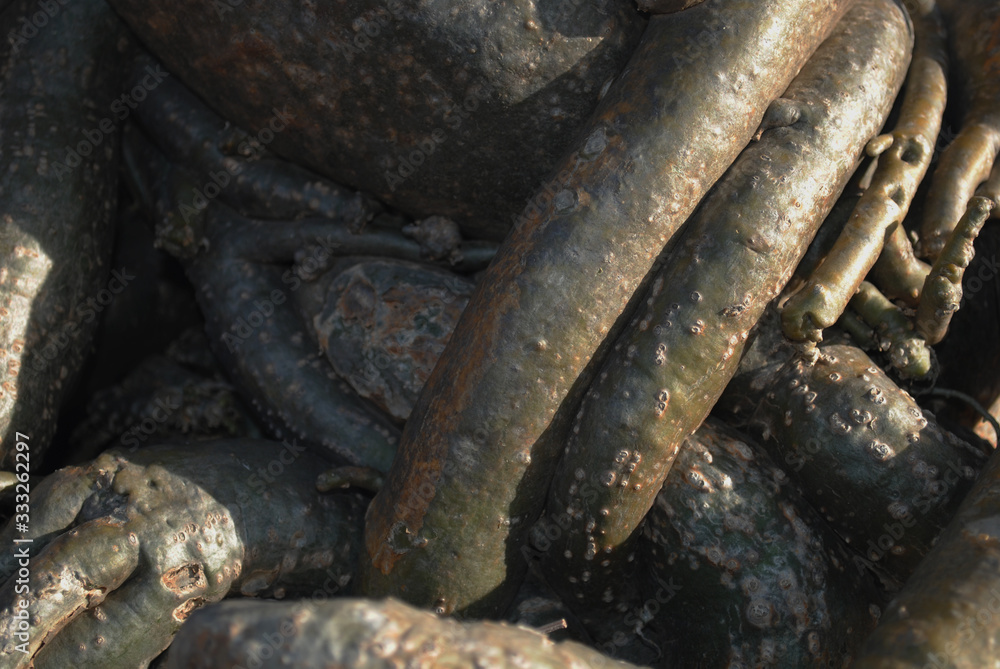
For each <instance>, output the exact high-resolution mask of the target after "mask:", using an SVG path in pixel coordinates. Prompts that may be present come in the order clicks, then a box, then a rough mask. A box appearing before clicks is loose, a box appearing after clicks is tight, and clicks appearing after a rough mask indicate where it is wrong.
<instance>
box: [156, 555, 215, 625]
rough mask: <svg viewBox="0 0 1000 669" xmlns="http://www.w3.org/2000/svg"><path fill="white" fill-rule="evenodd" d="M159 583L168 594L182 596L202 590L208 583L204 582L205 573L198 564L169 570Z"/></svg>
mask: <svg viewBox="0 0 1000 669" xmlns="http://www.w3.org/2000/svg"><path fill="white" fill-rule="evenodd" d="M160 582H161V583H163V587H165V588H166V589H167V590H169V591H170V592H172V593H174V594H177V595H183V594H185V593H189V592H192V591H195V590H204V589H205V587H207V585H208V582H207V581H206V580H205V571H204V570H203V569H202V566H201V565H200V564H196V563H195V564H185V565H181V566H180V567H176V568H174V569H171V570H170V571H168V572H167V573H165V574H164V575H163V576H162V577H161V578H160ZM174 613H175V615H176V613H177V612H176V611H175V612H174Z"/></svg>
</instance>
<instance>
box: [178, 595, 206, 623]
mask: <svg viewBox="0 0 1000 669" xmlns="http://www.w3.org/2000/svg"><path fill="white" fill-rule="evenodd" d="M204 605H205V600H204V599H203V598H201V597H195V598H194V599H189V600H187V601H186V602H184V603H183V604H181V605H180V606H178V607H177V608H176V609H174V613H173V616H174V620H176V621H177V622H179V623H182V622H184V621H185V620H187V619H188V616H190V615H191V613H192V612H193V611H195V610H197V609H200V608H201V607H202V606H204Z"/></svg>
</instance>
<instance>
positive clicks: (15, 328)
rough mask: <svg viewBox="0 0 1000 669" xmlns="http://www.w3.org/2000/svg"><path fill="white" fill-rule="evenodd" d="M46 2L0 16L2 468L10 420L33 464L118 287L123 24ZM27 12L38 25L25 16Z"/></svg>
mask: <svg viewBox="0 0 1000 669" xmlns="http://www.w3.org/2000/svg"><path fill="white" fill-rule="evenodd" d="M54 7H55V11H56V13H55V14H54V16H52V17H51V18H49V17H48V15H47V14H46V13H45V12H43V11H41V8H40V6H39V5H38V3H37V2H33V1H30V0H23V1H20V0H19V1H18V2H13V3H11V4H10V5H9V6H7V8H6V9H5V10H4V13H3V15H2V16H0V34H2V35H3V36H4V38H3V40H2V43H0V87H2V89H0V159H2V169H0V208H2V214H3V225H2V228H0V258H2V261H0V262H2V264H0V365H2V367H3V371H2V373H0V467H3V468H9V467H12V466H13V459H12V457H11V454H12V449H13V447H14V443H15V439H14V433H15V432H17V431H20V432H23V433H26V434H29V435H30V436H31V456H32V464H33V465H34V466H37V465H38V464H40V462H39V461H40V460H41V458H42V456H43V454H44V452H45V449H46V448H47V447H48V444H49V441H51V439H52V436H53V435H54V433H55V429H56V421H57V418H58V414H59V406H60V404H61V402H62V400H63V399H64V398H65V396H66V393H67V392H68V391H69V390H70V388H71V387H72V385H73V384H74V382H75V381H76V378H77V376H78V373H79V371H80V368H81V366H82V365H83V361H84V357H85V354H86V352H87V351H88V349H89V347H90V345H91V340H92V338H93V336H94V332H95V331H96V329H97V325H98V323H99V320H98V317H99V314H100V312H101V311H102V310H103V309H104V307H105V306H107V304H108V303H109V302H110V300H112V299H114V294H113V293H112V292H111V291H110V290H108V288H109V287H114V288H116V289H117V292H120V291H121V290H123V289H125V288H126V287H122V286H120V285H119V284H115V285H114V286H109V285H107V284H108V280H109V267H108V264H109V263H108V261H109V259H110V257H111V246H112V244H111V240H112V233H113V230H114V221H113V216H114V213H115V202H116V198H117V194H118V192H117V182H118V180H117V169H118V168H117V164H118V160H117V145H118V136H117V129H118V124H119V122H120V117H119V116H117V115H116V114H115V113H114V112H113V111H112V108H111V105H112V103H113V102H114V100H115V98H116V97H117V96H119V95H121V93H122V91H121V89H120V86H121V84H122V76H123V72H122V67H121V62H122V60H123V59H124V58H125V55H124V53H123V52H124V51H125V50H126V49H127V48H128V41H127V39H126V32H125V30H124V26H123V25H122V24H121V21H120V20H119V19H118V18H117V17H116V16H115V14H114V12H112V11H111V8H110V7H108V6H107V4H106V3H105V2H104V1H103V0H78V1H77V0H74V2H70V3H67V4H65V5H63V4H58V3H57V4H56V5H54ZM36 12H40V13H41V14H42V17H44V18H45V19H46V23H45V25H43V26H42V27H41V28H36V27H35V26H34V25H33V24H32V23H31V19H32V15H34V14H35V13H36ZM39 22H41V20H39ZM25 25H27V28H30V29H31V30H27V28H25ZM22 33H23V34H24V35H30V38H24V37H21V35H22ZM116 269H118V268H116ZM127 269H129V270H133V271H137V270H138V268H127ZM126 274H127V272H126ZM88 300H89V302H88ZM98 300H100V302H98Z"/></svg>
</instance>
